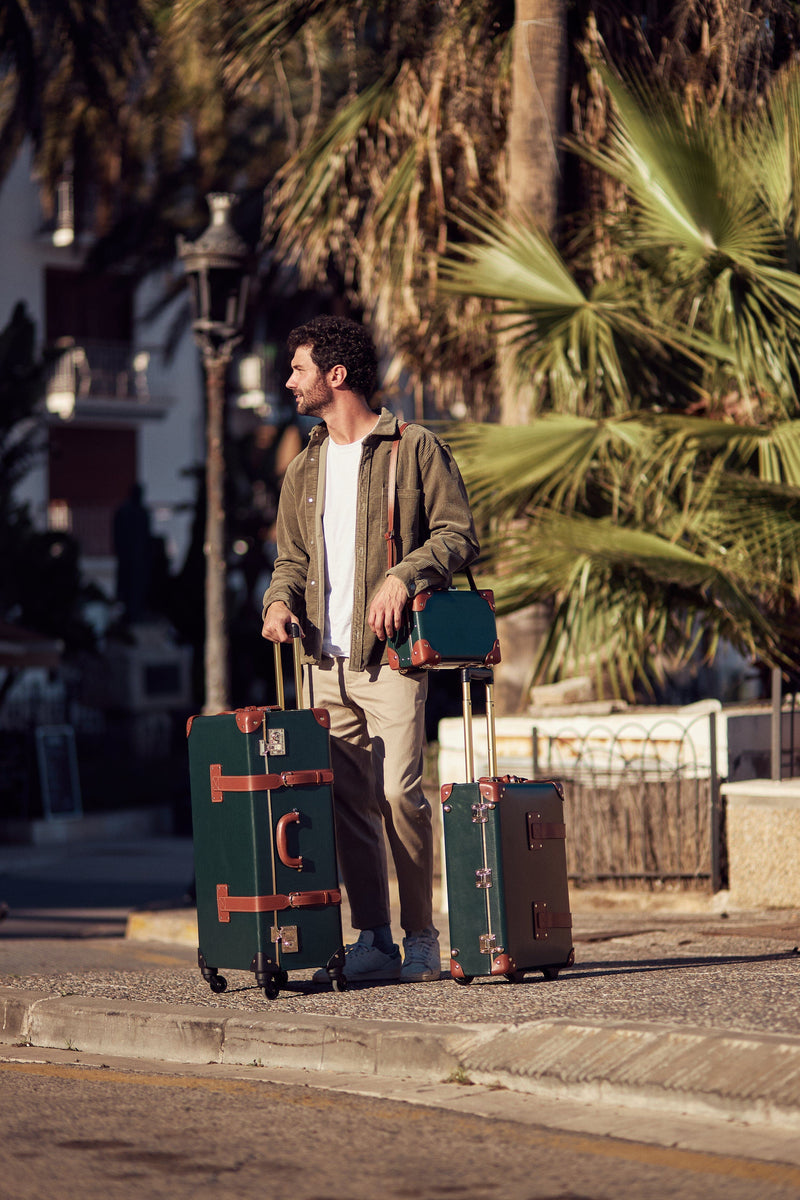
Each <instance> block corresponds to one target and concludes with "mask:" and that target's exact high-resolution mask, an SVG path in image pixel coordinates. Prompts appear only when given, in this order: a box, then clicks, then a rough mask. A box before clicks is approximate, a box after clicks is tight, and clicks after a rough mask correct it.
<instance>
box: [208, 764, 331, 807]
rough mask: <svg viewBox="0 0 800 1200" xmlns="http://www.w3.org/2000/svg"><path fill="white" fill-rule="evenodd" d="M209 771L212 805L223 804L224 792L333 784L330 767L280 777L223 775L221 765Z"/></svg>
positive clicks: (284, 772) (288, 773) (282, 774)
mask: <svg viewBox="0 0 800 1200" xmlns="http://www.w3.org/2000/svg"><path fill="white" fill-rule="evenodd" d="M208 771H209V777H210V780H211V802H212V804H221V803H222V801H223V798H224V797H223V793H224V792H273V791H276V790H277V789H278V788H283V787H289V788H291V787H311V786H313V785H314V784H320V783H333V771H332V770H331V769H330V768H329V767H326V768H324V769H322V770H309V771H281V773H280V774H279V775H278V774H275V775H223V774H222V766H221V764H220V763H211V765H210V766H209V768H208Z"/></svg>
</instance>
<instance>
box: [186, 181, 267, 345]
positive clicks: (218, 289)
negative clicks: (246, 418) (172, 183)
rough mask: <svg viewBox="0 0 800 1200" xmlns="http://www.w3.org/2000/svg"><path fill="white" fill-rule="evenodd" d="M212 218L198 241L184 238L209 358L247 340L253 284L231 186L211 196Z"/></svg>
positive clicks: (199, 332) (198, 326) (196, 323)
mask: <svg viewBox="0 0 800 1200" xmlns="http://www.w3.org/2000/svg"><path fill="white" fill-rule="evenodd" d="M206 199H207V201H208V207H209V209H210V211H211V224H210V225H209V226H208V228H207V229H206V231H205V233H203V234H201V235H200V237H199V238H197V240H196V241H194V242H187V241H186V239H185V238H182V237H179V238H178V257H179V258H180V259H181V261H182V262H183V265H184V270H185V272H186V276H187V279H188V281H189V289H190V296H191V302H192V315H193V320H192V329H193V331H194V335H195V340H196V341H197V343H198V345H199V346H200V348H201V350H202V351H203V356H204V358H205V359H206V361H214V360H217V359H219V360H222V361H227V360H229V359H230V357H231V354H232V352H233V348H234V346H236V345H237V343H238V342H239V341H240V340H241V337H242V326H243V324H244V316H245V310H246V308H247V297H248V292H249V287H250V273H249V270H248V269H247V268H248V266H249V262H248V260H249V257H250V255H249V250H248V248H247V245H246V244H245V242H244V241H243V240H242V238H240V237H239V235H238V233H237V232H236V230H235V229H234V228H233V226H232V225H231V222H230V214H231V208H232V207H233V203H234V200H235V196H233V195H232V194H231V193H229V192H212V193H210V194H209V195H208V196H207V197H206Z"/></svg>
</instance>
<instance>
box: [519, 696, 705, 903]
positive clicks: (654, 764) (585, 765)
mask: <svg viewBox="0 0 800 1200" xmlns="http://www.w3.org/2000/svg"><path fill="white" fill-rule="evenodd" d="M532 740H533V775H534V778H543V777H552V778H557V779H560V780H562V781H563V782H564V785H565V790H566V798H567V805H568V817H567V821H568V825H567V830H568V833H567V861H568V869H569V873H570V878H571V879H572V880H573V881H574V882H575V883H576V884H578V885H583V886H587V885H590V884H597V883H606V884H617V885H620V886H622V885H624V884H626V883H630V884H631V885H635V884H639V885H641V884H650V885H654V884H656V883H657V882H658V883H664V884H674V885H679V886H682V887H685V888H686V887H700V886H707V887H710V888H711V889H712V890H714V891H717V890H718V889H719V888H720V887H722V886H724V882H725V879H724V877H725V874H726V863H725V853H724V822H723V812H722V807H721V797H720V778H719V772H718V767H717V716H716V713H713V712H712V713H704V714H703V715H701V716H698V717H697V718H696V719H695V720H693V721H690V722H688V723H686V722H685V721H675V720H670V719H669V718H665V719H664V720H663V721H660V722H656V723H655V724H648V725H644V724H639V723H637V722H634V721H631V722H627V723H625V724H624V725H622V726H618V727H615V728H611V727H607V726H603V725H601V724H598V725H593V726H591V727H590V728H589V729H585V728H584V729H582V730H577V729H575V730H570V729H569V727H566V726H565V727H562V728H561V729H560V730H559V732H558V733H557V734H553V733H550V732H545V731H543V730H541V729H538V728H534V729H533V739H532Z"/></svg>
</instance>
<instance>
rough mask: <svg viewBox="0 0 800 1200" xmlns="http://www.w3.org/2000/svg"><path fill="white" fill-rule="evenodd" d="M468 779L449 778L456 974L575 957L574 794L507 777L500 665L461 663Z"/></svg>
mask: <svg viewBox="0 0 800 1200" xmlns="http://www.w3.org/2000/svg"><path fill="white" fill-rule="evenodd" d="M461 676H462V685H463V699H464V736H465V752H466V774H467V779H468V782H466V783H448V784H445V785H444V786H443V787H442V791H441V799H442V821H443V827H444V847H445V869H446V878H447V902H448V919H449V923H450V946H451V950H450V974H451V975H452V977H453V978H454V979H455V980H456V981H457V982H458V983H465V984H466V983H471V982H472V980H473V979H474V978H475V976H476V975H479V976H480V975H501V976H504V977H505V978H506V979H508V980H509V982H512V983H518V982H519V981H520V980H521V979H522V978H523V977H524V975H525V973H526V972H527V971H532V970H537V969H538V970H541V971H542V973H543V974H544V977H545V978H546V979H555V978H556V976H557V975H558V973H559V971H560V970H561V969H562V968H563V967H569V966H572V964H573V962H574V961H575V953H574V950H573V946H572V916H571V914H570V904H569V886H568V880H567V857H566V842H565V838H566V828H565V824H564V793H563V789H562V787H561V785H560V783H558V782H556V781H552V780H546V781H531V780H525V779H517V778H515V777H513V776H504V777H498V776H497V761H496V750H495V736H494V707H493V691H492V686H493V678H492V672H491V670H488V669H487V670H475V669H469V668H466V669H464V670H463V671H462V672H461ZM475 679H482V680H484V681H485V682H486V685H487V687H486V719H487V730H488V740H489V771H490V775H489V776H487V777H485V778H481V779H478V780H477V781H475V780H474V776H473V765H472V763H473V753H472V700H471V684H472V681H473V680H475Z"/></svg>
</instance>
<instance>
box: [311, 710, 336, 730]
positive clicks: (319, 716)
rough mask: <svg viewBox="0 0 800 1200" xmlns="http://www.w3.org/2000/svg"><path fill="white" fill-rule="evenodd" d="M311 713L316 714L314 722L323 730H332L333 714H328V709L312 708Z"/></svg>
mask: <svg viewBox="0 0 800 1200" xmlns="http://www.w3.org/2000/svg"><path fill="white" fill-rule="evenodd" d="M311 711H312V713H313V714H314V720H315V721H316V722H317V724H318V725H321V726H322V728H323V729H330V727H331V714H330V713H329V712H328V710H327V708H312V709H311Z"/></svg>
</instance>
